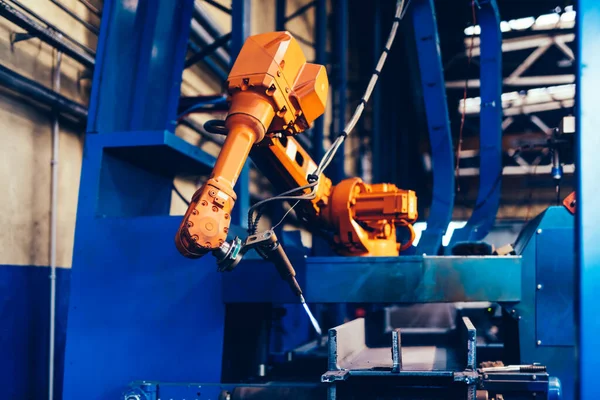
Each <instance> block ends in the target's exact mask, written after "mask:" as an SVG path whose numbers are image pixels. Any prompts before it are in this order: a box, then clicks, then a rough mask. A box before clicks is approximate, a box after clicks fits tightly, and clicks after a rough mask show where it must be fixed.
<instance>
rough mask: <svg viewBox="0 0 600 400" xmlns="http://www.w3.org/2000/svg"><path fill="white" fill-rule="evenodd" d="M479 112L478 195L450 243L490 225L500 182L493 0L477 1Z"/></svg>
mask: <svg viewBox="0 0 600 400" xmlns="http://www.w3.org/2000/svg"><path fill="white" fill-rule="evenodd" d="M477 10H478V11H477V20H478V21H479V25H480V26H481V36H480V40H481V45H480V46H481V57H480V66H479V67H480V68H479V71H480V72H479V74H480V81H481V89H480V93H481V94H480V96H481V112H480V117H479V121H480V125H479V192H478V194H477V202H476V203H475V208H474V209H473V214H471V218H469V221H468V222H467V225H465V227H464V228H461V229H458V230H456V231H455V232H454V234H453V235H452V244H454V243H458V242H461V241H471V240H482V239H483V238H484V237H485V236H486V235H487V234H488V232H489V231H490V229H491V228H492V227H493V226H494V222H495V221H496V213H497V212H498V207H499V205H500V186H501V185H500V183H501V181H502V32H501V31H500V14H499V13H498V6H497V5H496V0H487V1H480V2H479V8H478V9H477Z"/></svg>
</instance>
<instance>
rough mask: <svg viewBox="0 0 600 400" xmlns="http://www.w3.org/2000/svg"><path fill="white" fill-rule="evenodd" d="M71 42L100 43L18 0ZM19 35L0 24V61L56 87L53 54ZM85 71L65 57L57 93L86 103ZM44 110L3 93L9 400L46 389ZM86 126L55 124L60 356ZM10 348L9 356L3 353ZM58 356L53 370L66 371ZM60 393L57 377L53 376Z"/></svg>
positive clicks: (2, 337)
mask: <svg viewBox="0 0 600 400" xmlns="http://www.w3.org/2000/svg"><path fill="white" fill-rule="evenodd" d="M22 3H23V4H24V5H26V6H28V7H30V8H32V9H35V10H36V11H37V12H38V13H39V14H40V15H43V17H44V18H46V19H48V20H49V21H50V22H51V23H55V24H57V25H58V26H60V28H61V29H63V30H64V31H65V33H67V34H69V35H71V36H73V37H74V38H75V39H76V40H78V41H80V42H82V43H84V44H86V45H88V46H90V47H92V48H95V46H96V43H95V42H96V38H95V37H94V36H93V35H92V34H91V33H90V32H89V31H87V29H86V28H84V27H83V26H82V25H80V24H78V23H75V22H74V21H73V20H69V18H70V17H69V16H67V15H66V14H65V13H64V11H62V10H60V9H59V8H57V7H56V6H55V5H53V4H52V3H50V2H48V1H43V2H42V1H40V0H22ZM63 3H64V4H66V5H67V6H69V7H70V8H71V9H73V10H75V11H76V12H77V14H78V15H80V16H81V17H82V18H84V19H86V20H89V21H90V22H91V23H93V24H96V25H97V24H98V22H99V21H97V20H95V19H94V16H92V15H89V12H88V11H87V10H86V9H85V7H82V5H81V3H79V2H77V1H76V0H68V1H67V0H65V1H63ZM14 32H23V30H22V29H20V28H18V27H16V26H15V25H13V24H12V23H10V22H8V21H7V20H5V19H3V18H0V63H1V64H2V65H3V66H5V67H7V68H10V69H11V70H14V71H16V72H17V73H19V74H21V75H24V76H26V77H28V78H30V79H33V80H35V81H37V82H39V83H41V84H43V85H45V86H47V87H51V86H52V76H53V67H54V65H55V62H56V53H55V51H54V50H53V49H52V48H51V47H50V46H48V45H45V44H43V43H41V42H40V40H38V39H30V40H26V41H23V42H19V43H15V44H14V46H12V47H11V43H10V35H11V33H14ZM82 72H83V67H82V66H81V65H79V64H78V63H77V62H75V61H73V60H72V59H70V58H68V57H63V62H62V67H61V86H62V87H61V91H60V92H61V93H62V94H63V95H65V96H68V97H69V98H71V99H73V100H75V101H77V102H79V103H83V104H86V103H87V98H88V90H89V81H88V82H85V81H84V82H81V84H78V76H79V75H80V74H81V73H82ZM52 120H53V116H52V113H51V112H50V111H49V110H46V109H42V108H41V107H40V106H39V105H36V104H32V103H31V102H29V101H26V100H25V99H22V98H19V97H18V96H15V94H14V93H9V92H7V91H6V90H4V89H1V90H0V131H1V134H0V168H1V173H0V187H2V188H3V190H4V192H3V194H2V196H0V209H1V210H2V212H0V226H2V227H3V229H2V230H1V231H0V292H2V294H3V296H1V297H0V298H2V299H3V301H2V302H0V312H1V314H0V318H1V319H2V321H3V323H2V326H3V328H2V333H1V334H0V349H2V350H3V351H2V352H1V354H2V355H3V357H2V359H3V363H1V364H0V365H2V367H0V386H2V387H3V388H4V389H5V390H7V392H5V393H4V394H3V397H5V398H10V399H25V398H26V399H33V398H36V399H37V398H43V397H45V393H46V391H47V383H48V380H47V374H48V372H47V371H48V369H47V364H48V356H47V354H48V324H49V279H48V276H49V269H48V267H47V266H48V265H49V263H50V260H49V258H50V185H51V173H50V160H51V151H52V147H51V146H52V140H51V129H52V128H51V126H52ZM82 147H83V129H82V127H80V126H76V125H74V124H73V123H72V122H66V121H64V120H63V121H61V129H60V156H59V157H60V162H59V164H58V168H59V190H58V198H59V207H58V215H57V220H58V242H57V263H58V265H59V267H61V268H59V271H58V272H57V288H58V298H57V310H58V314H57V342H56V343H57V350H60V349H64V341H65V335H64V332H65V331H66V310H67V302H68V289H69V274H68V270H67V269H66V268H69V267H70V266H71V255H72V248H73V234H74V229H75V214H76V208H77V193H78V188H79V175H80V169H81V158H82ZM4 352H6V354H5V353H4ZM62 360H63V358H62V354H61V352H60V351H57V360H56V368H57V373H61V371H62V362H63V361H62ZM56 383H57V385H58V386H59V387H58V390H60V384H61V383H62V379H58V377H57V380H56Z"/></svg>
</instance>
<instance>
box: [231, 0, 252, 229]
mask: <svg viewBox="0 0 600 400" xmlns="http://www.w3.org/2000/svg"><path fill="white" fill-rule="evenodd" d="M250 6H251V2H250V0H233V1H232V2H231V27H232V29H231V33H232V35H231V60H232V62H235V59H236V58H237V55H238V53H239V52H240V50H241V48H242V46H243V45H244V42H245V41H246V38H247V37H248V36H250V16H251V15H250ZM234 190H235V193H236V194H237V201H236V202H235V207H234V209H233V211H232V213H231V222H232V223H234V224H236V225H239V226H242V227H244V228H247V227H248V210H249V209H250V161H247V162H246V165H245V166H244V168H242V171H241V173H240V176H239V177H238V180H237V183H236V184H235V188H234Z"/></svg>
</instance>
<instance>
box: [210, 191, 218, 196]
mask: <svg viewBox="0 0 600 400" xmlns="http://www.w3.org/2000/svg"><path fill="white" fill-rule="evenodd" d="M208 195H209V196H211V197H215V196H216V195H217V192H215V191H214V190H209V191H208Z"/></svg>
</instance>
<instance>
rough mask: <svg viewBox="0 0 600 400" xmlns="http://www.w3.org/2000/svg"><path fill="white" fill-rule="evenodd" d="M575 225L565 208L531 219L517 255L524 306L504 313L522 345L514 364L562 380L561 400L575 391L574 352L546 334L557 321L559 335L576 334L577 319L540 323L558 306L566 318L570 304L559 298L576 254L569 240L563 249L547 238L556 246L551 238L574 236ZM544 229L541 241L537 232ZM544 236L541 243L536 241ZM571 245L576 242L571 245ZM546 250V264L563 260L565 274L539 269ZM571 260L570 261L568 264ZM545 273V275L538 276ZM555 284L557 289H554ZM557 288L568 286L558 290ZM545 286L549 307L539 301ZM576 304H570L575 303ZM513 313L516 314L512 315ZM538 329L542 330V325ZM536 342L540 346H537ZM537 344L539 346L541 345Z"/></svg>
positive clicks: (570, 397) (571, 273)
mask: <svg viewBox="0 0 600 400" xmlns="http://www.w3.org/2000/svg"><path fill="white" fill-rule="evenodd" d="M573 227H574V221H573V216H572V215H571V214H569V212H568V211H567V210H566V209H565V208H564V207H549V208H548V209H547V210H546V211H545V212H543V213H542V214H540V215H539V216H538V217H536V218H535V219H533V220H532V221H530V222H529V224H527V225H526V226H525V228H524V229H523V230H522V232H521V234H520V235H519V238H518V239H517V242H516V243H515V250H516V251H517V254H520V255H521V256H522V257H523V268H522V278H521V279H522V285H523V292H522V296H521V302H520V303H519V304H515V305H510V304H506V305H505V307H506V308H507V309H508V311H509V312H510V315H512V317H513V318H515V320H514V321H515V322H514V323H515V328H517V326H518V334H519V337H518V343H516V346H517V349H518V353H519V359H518V360H515V362H516V361H518V362H520V363H522V364H527V363H533V362H539V363H540V364H542V365H546V366H547V367H548V372H549V373H550V374H552V376H557V377H558V378H560V380H561V382H562V387H563V399H564V400H573V399H576V398H577V397H575V396H574V388H575V372H574V370H575V366H576V361H575V348H574V346H572V345H570V346H569V345H560V346H559V345H551V344H550V343H552V340H553V338H551V337H549V336H548V335H552V334H556V332H545V331H546V330H551V329H556V321H560V322H561V323H562V326H561V328H560V329H562V330H564V331H568V330H572V329H573V326H572V324H573V317H572V316H571V317H568V316H567V317H564V318H563V319H559V318H558V317H557V316H556V315H553V316H552V318H550V319H548V318H539V317H538V316H537V313H538V312H540V311H541V312H542V313H546V315H548V313H550V312H551V308H552V307H553V306H557V307H558V308H557V309H556V311H557V313H559V314H560V315H566V314H567V312H566V311H565V308H568V307H569V305H568V304H567V303H568V301H569V299H562V301H561V299H560V296H561V295H564V294H566V293H567V292H566V291H567V290H568V288H567V286H568V284H569V281H571V282H572V281H573V279H574V266H575V260H574V253H573V251H572V248H571V249H570V248H569V244H568V239H566V238H565V243H564V244H561V245H560V246H554V247H552V248H550V249H549V248H548V247H550V246H548V243H547V242H545V240H546V236H547V237H548V240H552V238H551V235H552V234H553V233H557V231H560V234H561V235H568V232H569V231H571V233H570V234H571V237H573V236H574V234H573V231H572V230H573ZM540 229H541V232H542V233H541V236H540V234H538V233H537V232H538V231H539V230H540ZM538 236H540V237H538ZM571 243H572V242H571ZM539 244H541V245H542V246H544V247H546V248H545V251H543V254H544V257H546V261H547V260H548V259H550V258H552V257H554V258H557V259H559V258H560V259H562V261H563V263H562V265H561V271H560V274H559V275H558V276H553V275H550V273H551V272H550V271H548V266H549V265H550V266H551V264H548V263H545V264H544V265H542V266H538V265H536V263H537V261H538V256H539V255H540V254H542V251H540V250H538V247H537V246H538V245H539ZM568 256H570V257H571V259H570V260H569V259H568ZM539 273H543V275H539ZM550 280H553V281H555V283H550V284H549V281H550ZM559 282H564V284H562V285H561V284H560V283H559ZM538 284H542V290H541V291H542V292H545V293H544V294H543V296H544V301H545V300H546V299H552V302H551V303H549V304H543V303H542V301H540V298H539V296H540V291H539V290H538V289H537V285H538ZM571 304H572V303H571ZM538 306H547V307H548V309H546V310H543V309H541V308H540V307H538ZM512 310H514V312H512ZM538 324H539V325H538ZM538 334H543V335H546V336H543V338H544V339H548V340H550V343H545V342H544V339H542V338H540V337H538ZM538 340H539V341H540V342H538ZM538 343H539V344H538Z"/></svg>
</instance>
